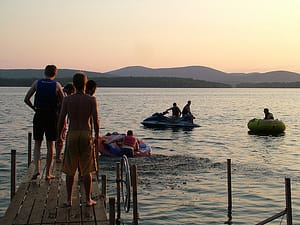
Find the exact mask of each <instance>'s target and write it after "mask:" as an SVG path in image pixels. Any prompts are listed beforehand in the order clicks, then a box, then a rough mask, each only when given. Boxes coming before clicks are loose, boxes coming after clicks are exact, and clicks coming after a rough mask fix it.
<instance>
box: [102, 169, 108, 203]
mask: <svg viewBox="0 0 300 225" xmlns="http://www.w3.org/2000/svg"><path fill="white" fill-rule="evenodd" d="M106 182H107V180H106V175H105V174H102V175H101V185H102V186H101V194H102V196H103V198H104V207H105V208H106Z"/></svg>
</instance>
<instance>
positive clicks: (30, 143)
mask: <svg viewBox="0 0 300 225" xmlns="http://www.w3.org/2000/svg"><path fill="white" fill-rule="evenodd" d="M31 149H32V133H31V132H29V133H28V164H27V167H29V166H30V163H31V152H32V151H31Z"/></svg>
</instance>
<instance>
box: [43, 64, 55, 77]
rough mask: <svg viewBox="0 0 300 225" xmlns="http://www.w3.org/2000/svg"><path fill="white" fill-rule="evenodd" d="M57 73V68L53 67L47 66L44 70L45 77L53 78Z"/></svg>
mask: <svg viewBox="0 0 300 225" xmlns="http://www.w3.org/2000/svg"><path fill="white" fill-rule="evenodd" d="M56 73H57V67H56V66H55V65H47V66H46V68H45V75H46V76H47V77H54V76H55V75H56Z"/></svg>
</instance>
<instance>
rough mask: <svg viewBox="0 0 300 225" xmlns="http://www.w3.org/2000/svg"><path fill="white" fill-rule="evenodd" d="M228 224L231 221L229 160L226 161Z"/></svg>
mask: <svg viewBox="0 0 300 225" xmlns="http://www.w3.org/2000/svg"><path fill="white" fill-rule="evenodd" d="M227 189H228V214H227V216H228V222H229V221H231V220H232V188H231V159H227Z"/></svg>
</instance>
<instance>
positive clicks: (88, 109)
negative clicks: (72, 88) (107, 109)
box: [61, 93, 98, 131]
mask: <svg viewBox="0 0 300 225" xmlns="http://www.w3.org/2000/svg"><path fill="white" fill-rule="evenodd" d="M63 101H64V104H63V108H62V111H61V113H62V115H63V116H65V115H68V119H69V130H70V131H71V130H80V131H83V130H91V124H90V118H91V117H92V118H93V121H94V122H96V123H97V122H98V106H97V101H96V98H95V97H92V96H89V95H87V94H83V93H76V94H73V95H70V96H67V97H65V98H64V100H63Z"/></svg>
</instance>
